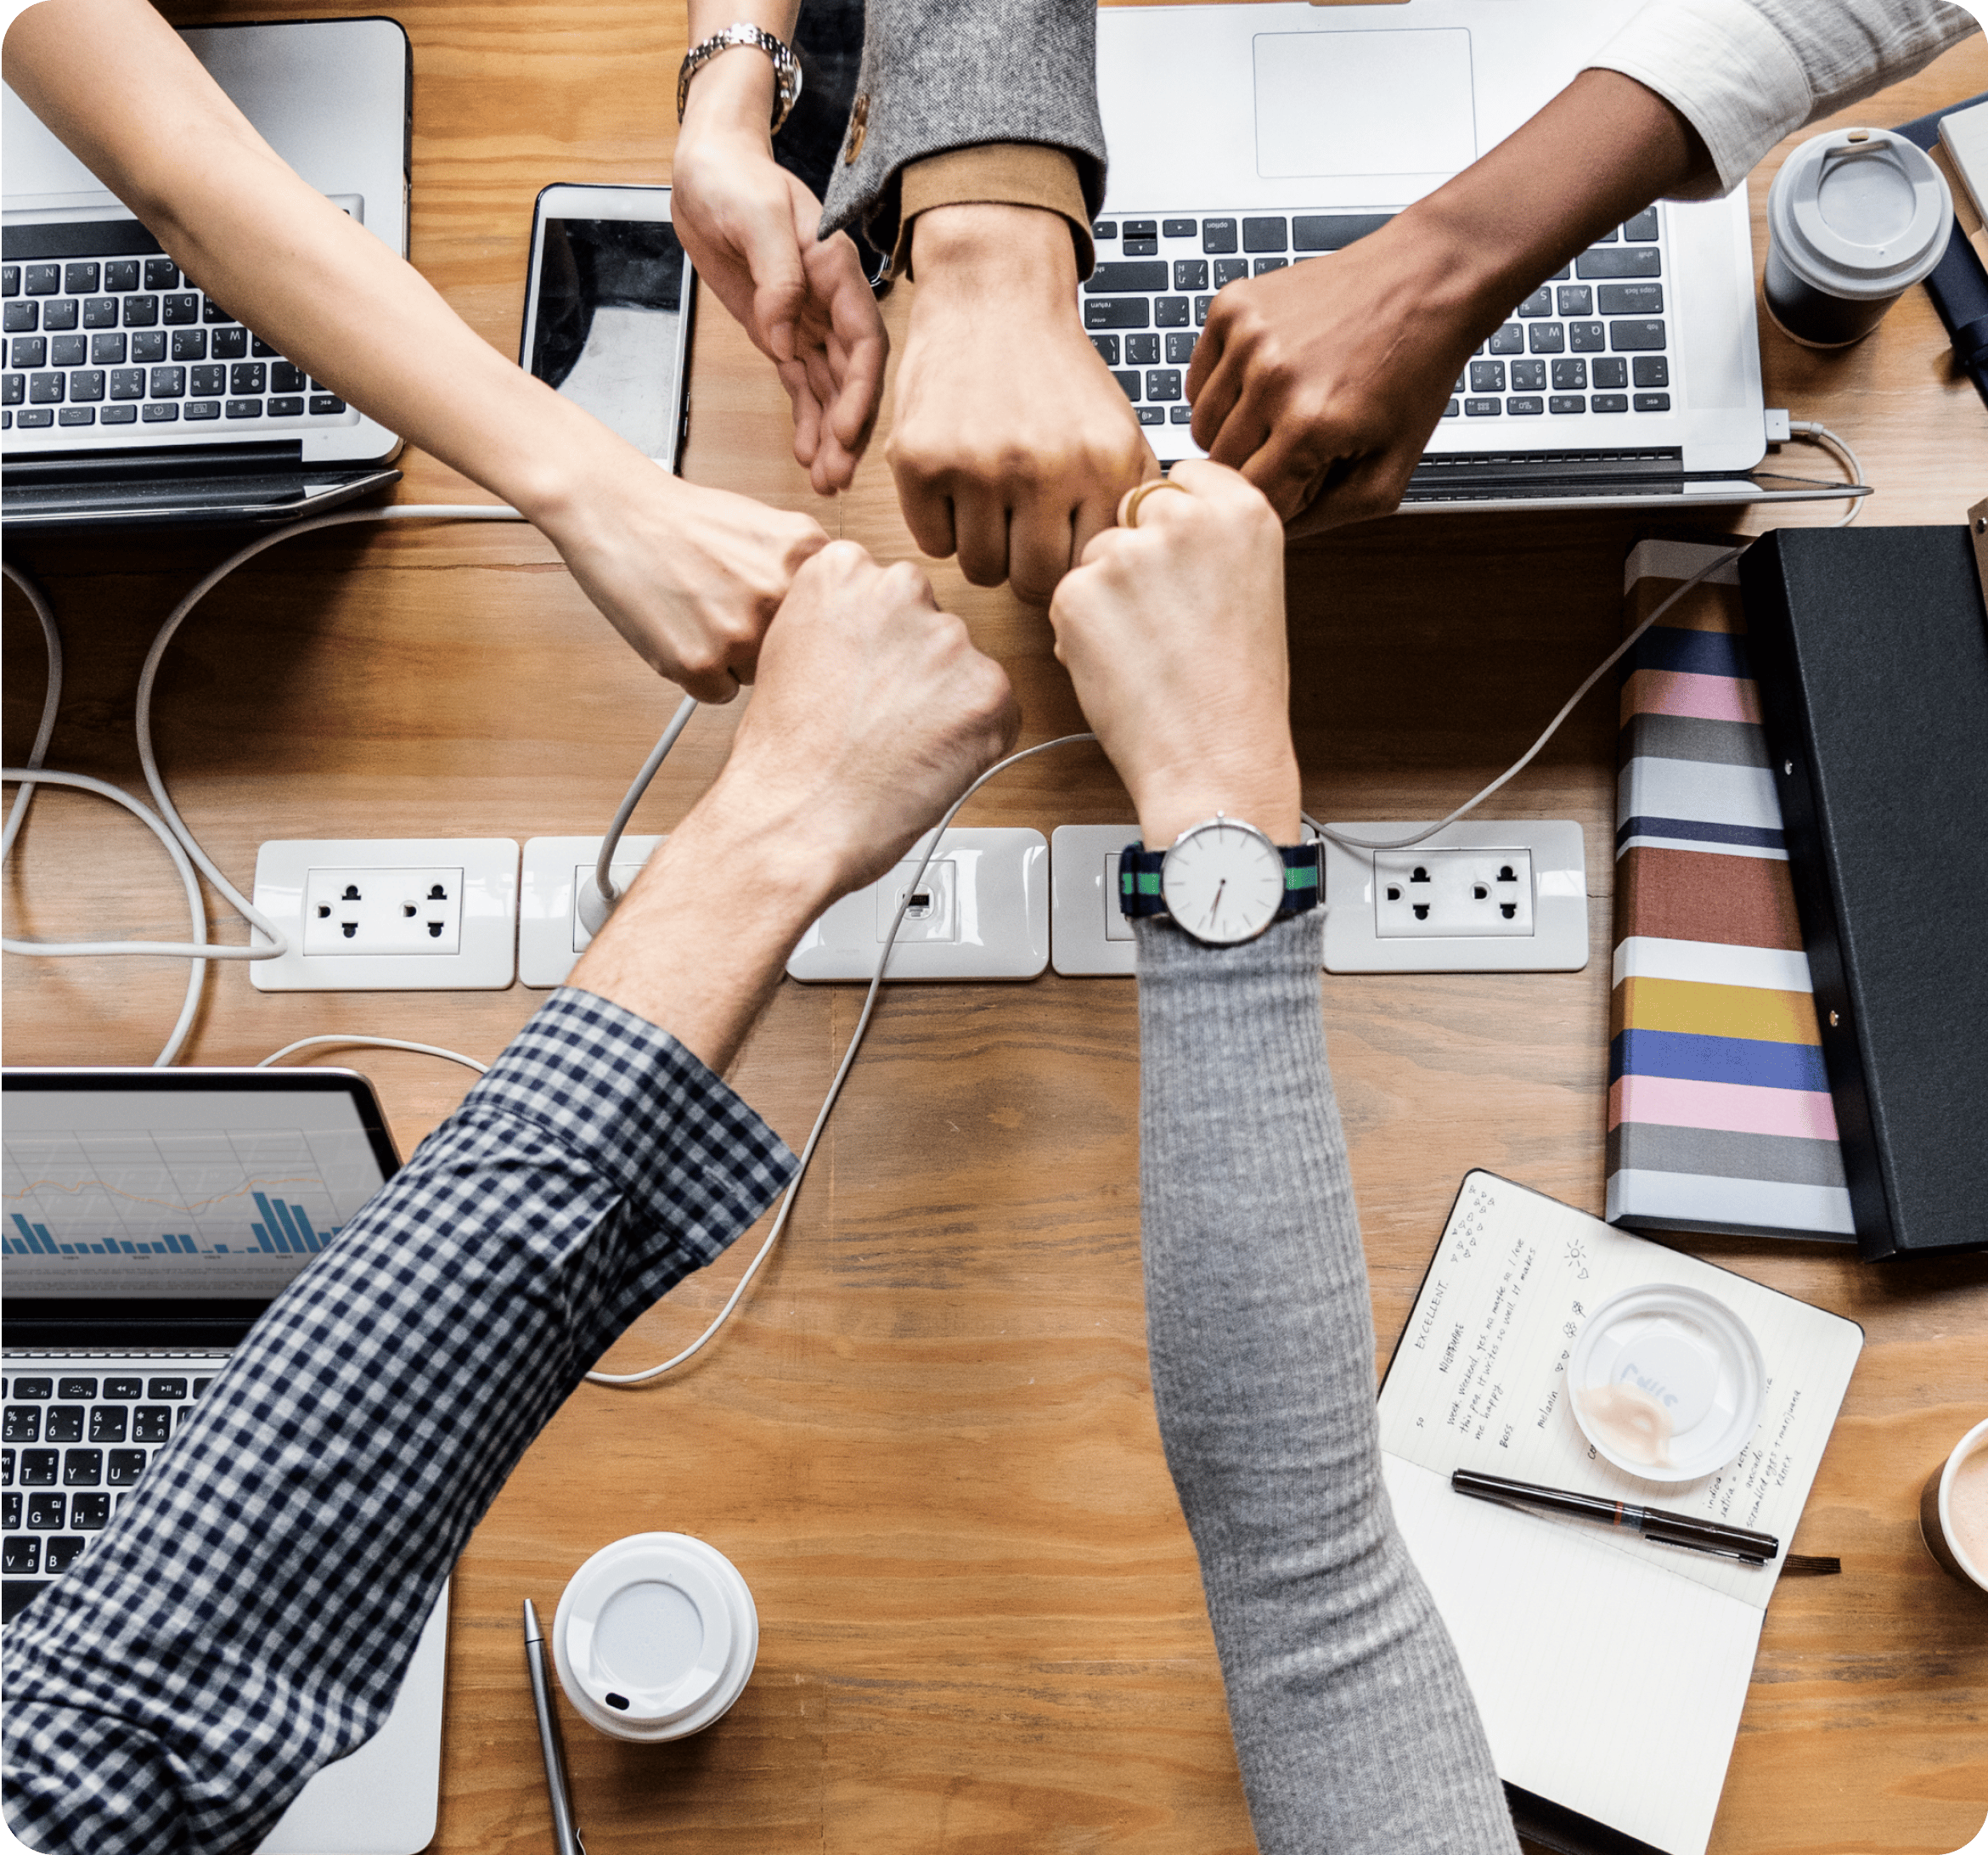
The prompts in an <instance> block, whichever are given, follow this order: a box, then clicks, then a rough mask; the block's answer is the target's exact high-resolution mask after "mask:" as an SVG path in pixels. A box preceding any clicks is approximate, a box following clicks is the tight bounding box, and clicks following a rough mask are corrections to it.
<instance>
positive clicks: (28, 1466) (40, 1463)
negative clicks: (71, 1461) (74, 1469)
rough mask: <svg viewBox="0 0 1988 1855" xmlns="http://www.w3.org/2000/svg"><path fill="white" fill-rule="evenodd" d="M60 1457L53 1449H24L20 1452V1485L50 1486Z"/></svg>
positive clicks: (33, 1486)
mask: <svg viewBox="0 0 1988 1855" xmlns="http://www.w3.org/2000/svg"><path fill="white" fill-rule="evenodd" d="M61 1461H62V1458H61V1457H60V1456H59V1455H58V1454H57V1453H56V1452H54V1450H53V1449H24V1450H22V1451H21V1452H20V1485H21V1486H22V1487H24V1488H52V1487H54V1486H55V1471H56V1469H57V1468H58V1467H59V1465H60V1463H61Z"/></svg>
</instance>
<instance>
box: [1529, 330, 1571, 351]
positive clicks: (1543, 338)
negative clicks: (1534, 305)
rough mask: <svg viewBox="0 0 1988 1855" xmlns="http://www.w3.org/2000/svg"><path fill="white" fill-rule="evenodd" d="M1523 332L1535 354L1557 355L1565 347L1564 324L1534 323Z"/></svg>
mask: <svg viewBox="0 0 1988 1855" xmlns="http://www.w3.org/2000/svg"><path fill="white" fill-rule="evenodd" d="M1525 332H1526V335H1527V338H1528V339H1529V341H1530V342H1531V343H1532V351H1533V352H1534V353H1535V354H1557V353H1559V352H1560V351H1561V350H1562V349H1563V348H1564V347H1566V346H1567V324H1565V323H1564V322H1535V323H1532V324H1529V326H1528V327H1527V329H1526V331H1525Z"/></svg>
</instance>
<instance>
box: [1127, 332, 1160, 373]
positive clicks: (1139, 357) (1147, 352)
mask: <svg viewBox="0 0 1988 1855" xmlns="http://www.w3.org/2000/svg"><path fill="white" fill-rule="evenodd" d="M1159 358H1160V338H1159V337H1158V336H1157V335H1127V336H1126V337H1125V364H1126V365H1127V366H1128V367H1152V366H1156V365H1157V364H1158V362H1159Z"/></svg>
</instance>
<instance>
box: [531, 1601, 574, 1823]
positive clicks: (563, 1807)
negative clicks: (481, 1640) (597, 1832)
mask: <svg viewBox="0 0 1988 1855" xmlns="http://www.w3.org/2000/svg"><path fill="white" fill-rule="evenodd" d="M525 1670H526V1672H527V1674H529V1675H530V1676H531V1677H532V1711H533V1712H535V1713H536V1714H537V1715H538V1750H539V1751H541V1752H542V1753H543V1754H544V1756H545V1789H546V1792H547V1794H548V1795H549V1796H550V1797H551V1799H552V1835H553V1841H554V1842H555V1844H556V1845H557V1847H558V1855H587V1845H586V1844H585V1843H584V1842H583V1841H581V1840H580V1827H579V1825H578V1824H577V1823H575V1822H574V1821H573V1797H572V1791H571V1790H569V1789H568V1788H567V1786H566V1753H565V1751H563V1750H562V1749H561V1747H560V1743H559V1720H558V1717H557V1716H556V1715H555V1713H554V1712H553V1711H552V1683H551V1682H550V1681H549V1679H548V1678H547V1676H546V1672H545V1637H544V1633H543V1632H542V1631H541V1630H540V1629H539V1627H538V1611H536V1610H533V1609H532V1600H531V1599H530V1598H526V1599H525Z"/></svg>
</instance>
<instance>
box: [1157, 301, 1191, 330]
mask: <svg viewBox="0 0 1988 1855" xmlns="http://www.w3.org/2000/svg"><path fill="white" fill-rule="evenodd" d="M1152 320H1153V326H1154V327H1155V328H1156V329H1185V327H1186V326H1187V299H1186V297H1185V296H1156V297H1155V298H1154V299H1153V305H1152Z"/></svg>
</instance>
